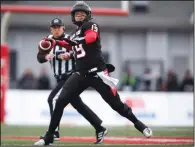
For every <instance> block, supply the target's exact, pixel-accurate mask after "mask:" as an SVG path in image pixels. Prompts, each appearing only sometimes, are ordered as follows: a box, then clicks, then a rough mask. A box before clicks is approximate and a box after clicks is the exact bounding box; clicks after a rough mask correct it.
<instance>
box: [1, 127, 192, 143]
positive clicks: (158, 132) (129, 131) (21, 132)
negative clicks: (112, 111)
mask: <svg viewBox="0 0 195 147" xmlns="http://www.w3.org/2000/svg"><path fill="white" fill-rule="evenodd" d="M108 129H109V133H108V135H107V136H116V137H117V136H118V137H143V135H142V134H141V133H140V132H138V131H137V130H136V129H135V128H134V127H133V126H131V127H109V128H108ZM152 129H153V134H154V136H159V137H164V138H165V137H193V127H180V128H172V127H168V128H167V127H160V128H159V127H152ZM45 130H47V127H46V126H44V127H43V126H8V125H1V136H40V135H43V134H44V133H45ZM60 135H61V136H81V137H84V136H94V135H95V130H94V129H93V128H92V127H65V126H62V127H61V128H60ZM34 142H35V140H16V139H15V140H14V139H3V138H1V146H31V145H33V143H34ZM55 145H59V146H90V145H92V143H90V142H89V143H84V142H64V141H58V142H55ZM105 145H106V146H117V145H119V144H109V143H104V144H103V146H105ZM124 145H125V144H123V146H124ZM131 145H133V144H131ZM136 145H139V146H143V144H136ZM179 145H180V144H177V145H173V146H179ZM97 146H98V145H97ZM128 146H129V145H128ZM159 146H162V144H161V145H159ZM185 146H186V145H185Z"/></svg>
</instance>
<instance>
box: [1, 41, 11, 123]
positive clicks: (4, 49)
mask: <svg viewBox="0 0 195 147" xmlns="http://www.w3.org/2000/svg"><path fill="white" fill-rule="evenodd" d="M8 81H9V48H8V46H7V45H6V44H1V117H0V118H1V122H2V123H3V122H4V116H5V94H6V89H7V87H8V83H9V82H8Z"/></svg>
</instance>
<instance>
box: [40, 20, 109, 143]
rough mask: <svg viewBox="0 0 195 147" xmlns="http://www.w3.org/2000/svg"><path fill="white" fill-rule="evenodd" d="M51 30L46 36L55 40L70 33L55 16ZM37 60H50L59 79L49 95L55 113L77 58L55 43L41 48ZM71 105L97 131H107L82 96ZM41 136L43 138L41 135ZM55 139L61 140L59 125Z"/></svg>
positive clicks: (41, 61)
mask: <svg viewBox="0 0 195 147" xmlns="http://www.w3.org/2000/svg"><path fill="white" fill-rule="evenodd" d="M50 31H51V35H49V36H47V37H46V38H52V39H54V40H63V39H64V38H68V37H69V35H67V34H65V33H64V31H65V27H64V23H63V22H62V20H61V19H59V18H55V19H53V20H52V21H51V23H50ZM37 60H38V62H39V63H45V62H47V61H49V62H50V65H51V67H52V70H53V73H54V77H55V78H56V80H57V85H56V86H55V88H54V89H53V90H52V91H51V93H50V95H49V97H48V103H49V109H50V115H51V116H52V114H53V109H54V106H53V99H54V97H55V96H56V94H57V93H58V92H59V91H60V90H61V88H62V86H63V85H64V83H65V81H66V80H67V79H68V78H69V76H70V75H71V74H72V72H73V71H74V69H75V60H74V58H73V52H69V51H68V50H66V48H63V47H61V46H58V45H55V46H54V47H53V48H52V49H51V50H50V51H43V50H41V49H40V48H39V52H38V54H37ZM70 103H71V105H72V106H73V107H74V108H75V109H76V110H77V111H78V112H79V113H80V114H81V115H83V116H84V117H85V118H86V119H87V120H88V121H89V122H90V123H91V125H92V126H93V127H94V128H95V130H96V132H102V131H105V130H106V128H104V127H102V126H101V123H102V120H100V118H99V117H98V116H97V115H96V114H95V113H94V112H93V111H92V110H91V109H90V108H89V107H88V106H87V105H85V104H84V103H83V102H82V100H81V98H80V97H79V98H78V99H74V98H73V101H71V102H70ZM40 138H43V136H41V137H40ZM54 139H55V140H59V139H60V135H59V126H58V127H57V129H56V131H55V133H54Z"/></svg>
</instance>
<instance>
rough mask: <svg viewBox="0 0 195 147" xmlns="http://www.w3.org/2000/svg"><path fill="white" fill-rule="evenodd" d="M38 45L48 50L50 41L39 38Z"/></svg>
mask: <svg viewBox="0 0 195 147" xmlns="http://www.w3.org/2000/svg"><path fill="white" fill-rule="evenodd" d="M39 46H40V48H41V49H42V50H49V49H51V42H50V41H45V40H41V41H40V43H39Z"/></svg>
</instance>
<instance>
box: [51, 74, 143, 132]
mask: <svg viewBox="0 0 195 147" xmlns="http://www.w3.org/2000/svg"><path fill="white" fill-rule="evenodd" d="M89 86H90V87H93V88H94V89H95V90H96V91H97V92H98V93H99V94H100V95H101V96H102V98H103V99H104V100H105V102H106V103H108V104H109V105H110V107H111V108H112V109H113V110H115V111H117V112H118V113H119V114H120V115H122V116H123V117H126V118H127V119H129V120H130V121H131V122H133V123H134V126H135V128H137V129H138V130H139V131H140V132H143V130H144V129H145V128H146V126H145V125H144V124H143V123H142V122H141V121H139V120H138V119H137V118H136V116H135V115H134V114H133V113H132V109H131V108H130V107H129V106H128V105H126V104H124V103H123V102H122V101H121V100H120V97H119V95H118V93H117V91H115V92H113V90H112V89H111V87H110V86H108V85H107V84H105V83H104V82H103V80H102V79H100V78H99V77H97V75H96V76H93V75H88V76H86V75H82V74H81V73H77V72H76V73H74V74H72V75H71V76H70V78H68V80H67V81H66V82H65V84H64V86H63V89H62V91H61V93H60V95H59V98H58V100H57V102H56V107H55V109H54V112H53V115H52V117H51V121H50V125H49V129H48V132H49V133H52V134H53V133H54V131H55V129H56V127H57V126H58V125H59V122H60V120H61V117H62V114H63V110H64V108H65V107H66V106H67V105H68V103H69V102H71V101H80V100H79V99H78V96H79V95H80V94H81V93H82V92H83V91H84V90H85V89H87V88H88V87H89ZM92 98H93V97H92ZM97 105H98V104H97ZM100 109H101V106H100ZM108 117H109V116H108Z"/></svg>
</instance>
